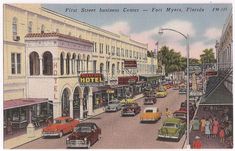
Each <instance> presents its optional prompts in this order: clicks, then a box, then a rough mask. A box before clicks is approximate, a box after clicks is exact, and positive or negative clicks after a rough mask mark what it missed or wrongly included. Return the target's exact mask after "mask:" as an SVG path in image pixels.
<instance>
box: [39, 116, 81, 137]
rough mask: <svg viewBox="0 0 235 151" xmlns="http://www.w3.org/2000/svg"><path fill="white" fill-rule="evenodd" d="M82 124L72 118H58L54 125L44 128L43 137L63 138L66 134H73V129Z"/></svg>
mask: <svg viewBox="0 0 235 151" xmlns="http://www.w3.org/2000/svg"><path fill="white" fill-rule="evenodd" d="M79 123H80V122H79V121H78V120H74V119H72V118H71V117H58V118H56V119H54V123H53V124H51V125H49V126H47V127H45V128H43V130H42V136H43V137H50V136H59V137H62V136H63V135H64V134H67V133H70V132H73V129H74V127H75V126H77V124H79Z"/></svg>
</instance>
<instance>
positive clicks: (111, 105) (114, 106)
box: [105, 99, 122, 112]
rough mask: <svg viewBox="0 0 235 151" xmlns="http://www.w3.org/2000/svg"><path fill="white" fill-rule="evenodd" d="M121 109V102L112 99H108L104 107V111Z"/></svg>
mask: <svg viewBox="0 0 235 151" xmlns="http://www.w3.org/2000/svg"><path fill="white" fill-rule="evenodd" d="M121 109H122V106H121V103H120V101H119V100H117V99H114V100H111V101H109V103H108V105H107V106H106V107H105V112H114V111H119V110H121Z"/></svg>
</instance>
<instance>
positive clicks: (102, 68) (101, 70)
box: [100, 63, 104, 74]
mask: <svg viewBox="0 0 235 151" xmlns="http://www.w3.org/2000/svg"><path fill="white" fill-rule="evenodd" d="M103 70H104V64H103V63H101V64H100V73H101V74H103Z"/></svg>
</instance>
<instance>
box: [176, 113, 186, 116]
mask: <svg viewBox="0 0 235 151" xmlns="http://www.w3.org/2000/svg"><path fill="white" fill-rule="evenodd" d="M174 116H175V117H186V114H184V113H174Z"/></svg>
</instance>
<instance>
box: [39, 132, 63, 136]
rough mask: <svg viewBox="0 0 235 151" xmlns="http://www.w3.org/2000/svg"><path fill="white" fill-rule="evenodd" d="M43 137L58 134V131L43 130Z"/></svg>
mask: <svg viewBox="0 0 235 151" xmlns="http://www.w3.org/2000/svg"><path fill="white" fill-rule="evenodd" d="M42 136H43V137H53V136H60V133H59V132H43V133H42Z"/></svg>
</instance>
